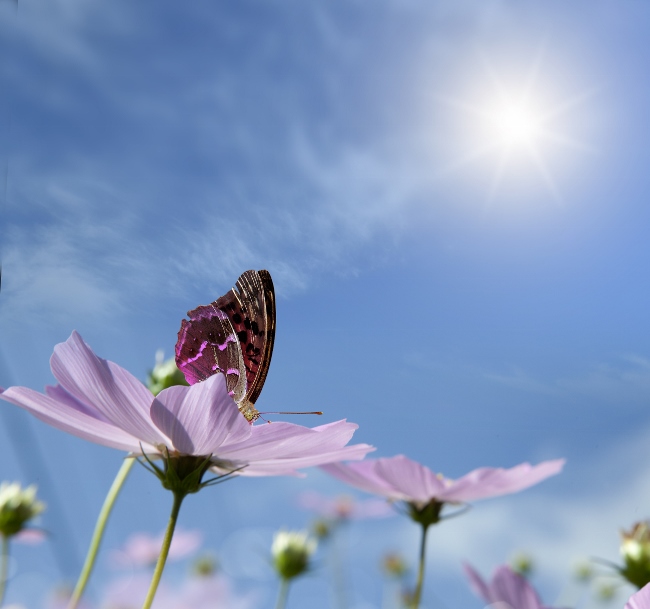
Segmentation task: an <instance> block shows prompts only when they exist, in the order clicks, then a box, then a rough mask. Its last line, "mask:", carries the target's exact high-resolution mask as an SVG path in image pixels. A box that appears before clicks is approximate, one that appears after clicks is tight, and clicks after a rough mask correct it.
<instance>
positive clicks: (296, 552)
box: [271, 530, 318, 579]
mask: <svg viewBox="0 0 650 609" xmlns="http://www.w3.org/2000/svg"><path fill="white" fill-rule="evenodd" d="M317 546H318V542H317V541H316V539H314V538H313V537H310V536H309V533H308V532H307V531H285V530H282V531H278V532H277V533H276V534H275V535H274V536H273V544H272V545H271V556H272V558H273V566H274V567H275V570H276V571H277V573H278V575H279V576H280V577H281V578H282V579H293V578H294V577H298V576H299V575H302V574H303V573H305V572H306V571H308V570H309V559H310V558H311V556H312V554H313V553H314V552H315V551H316V547H317Z"/></svg>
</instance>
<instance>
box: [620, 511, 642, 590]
mask: <svg viewBox="0 0 650 609" xmlns="http://www.w3.org/2000/svg"><path fill="white" fill-rule="evenodd" d="M621 556H622V557H623V561H624V562H625V566H624V567H622V568H619V569H618V571H619V573H620V574H621V575H622V576H623V577H624V578H625V579H626V580H627V581H629V582H630V583H631V584H632V585H634V586H636V587H637V588H643V586H645V585H646V584H647V583H650V522H647V521H644V522H637V523H636V524H635V525H634V526H633V527H632V528H631V529H630V530H629V531H621Z"/></svg>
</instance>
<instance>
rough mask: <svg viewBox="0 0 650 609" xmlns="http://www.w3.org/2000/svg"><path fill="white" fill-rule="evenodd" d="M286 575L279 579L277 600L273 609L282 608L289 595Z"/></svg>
mask: <svg viewBox="0 0 650 609" xmlns="http://www.w3.org/2000/svg"><path fill="white" fill-rule="evenodd" d="M290 581H291V580H289V579H287V578H286V577H282V578H281V579H280V591H279V592H278V601H277V603H275V609H284V608H285V607H286V606H287V597H288V596H289V582H290Z"/></svg>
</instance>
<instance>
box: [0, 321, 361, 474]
mask: <svg viewBox="0 0 650 609" xmlns="http://www.w3.org/2000/svg"><path fill="white" fill-rule="evenodd" d="M50 365H51V368H52V372H53V374H54V376H55V378H56V379H57V381H58V382H59V384H58V385H56V386H55V387H47V388H46V389H45V394H41V393H38V392H37V391H34V390H32V389H28V388H27V387H9V388H8V389H6V390H4V391H3V392H2V393H1V394H0V397H1V398H3V399H5V400H7V401H8V402H11V403H13V404H16V405H17V406H20V407H21V408H24V409H25V410H28V411H29V412H31V413H32V414H33V415H34V416H36V417H38V418H39V419H41V420H43V421H45V422H46V423H49V424H50V425H52V426H54V427H56V428H58V429H61V430H63V431H67V432H69V433H71V434H73V435H75V436H78V437H80V438H83V439H85V440H90V441H91V442H96V443H97V444H102V445H104V446H110V447H112V448H117V449H120V450H126V451H129V452H130V453H132V454H134V455H138V454H141V453H142V452H144V453H145V454H147V455H148V456H150V457H153V458H156V457H160V456H164V455H166V453H167V452H169V454H170V456H172V457H176V456H186V455H189V456H204V457H206V458H207V457H209V458H210V459H211V461H212V463H213V465H214V469H215V471H217V472H218V473H229V472H233V471H234V470H236V474H237V475H242V476H274V475H288V474H294V475H295V474H296V473H297V471H296V470H297V469H300V468H303V467H311V466H314V465H320V464H323V463H331V462H334V461H340V460H341V459H362V458H363V457H364V456H365V455H366V454H367V453H368V452H369V451H371V450H373V448H372V447H371V446H369V445H368V444H355V445H352V446H346V445H347V443H348V442H349V441H350V439H351V438H352V434H353V433H354V431H355V430H356V429H357V425H355V424H353V423H348V422H347V421H345V420H341V421H336V422H334V423H329V424H327V425H320V426H318V427H314V428H308V427H302V426H300V425H295V424H292V423H284V422H278V423H273V424H267V423H264V424H261V425H250V424H249V423H248V421H246V419H245V418H244V417H243V416H242V414H241V413H240V412H239V409H238V408H237V405H236V404H235V402H234V401H233V399H232V397H231V396H230V395H229V394H228V390H227V388H226V381H225V378H224V376H223V375H222V374H215V375H214V376H211V377H210V378H209V379H207V380H205V381H203V382H202V383H197V384H196V385H192V386H191V387H183V386H175V387H169V388H168V389H164V390H163V391H161V392H160V393H159V394H158V396H157V397H154V396H153V394H152V393H151V392H150V391H149V390H148V389H147V388H146V387H145V386H144V385H143V384H142V383H141V382H140V381H139V380H138V379H137V378H135V377H134V376H133V375H132V374H130V373H129V372H127V371H126V370H124V368H121V367H120V366H118V365H117V364H115V363H113V362H110V361H107V360H104V359H101V358H99V357H97V356H96V355H95V354H94V353H93V352H92V351H91V349H90V348H89V347H88V345H86V343H84V341H83V340H82V338H81V336H79V334H77V332H73V333H72V335H71V336H70V338H69V339H68V340H67V341H66V342H64V343H60V344H58V345H57V346H56V347H55V348H54V353H53V355H52V358H51V359H50Z"/></svg>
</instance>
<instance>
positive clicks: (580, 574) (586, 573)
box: [573, 560, 594, 582]
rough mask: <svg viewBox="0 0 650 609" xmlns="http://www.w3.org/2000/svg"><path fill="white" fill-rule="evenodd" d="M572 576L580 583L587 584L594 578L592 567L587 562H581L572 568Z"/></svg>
mask: <svg viewBox="0 0 650 609" xmlns="http://www.w3.org/2000/svg"><path fill="white" fill-rule="evenodd" d="M573 576H574V577H575V578H576V579H577V580H578V581H581V582H588V581H590V580H591V579H593V577H594V567H593V565H592V564H591V563H590V562H589V561H587V560H581V561H579V562H577V563H576V564H575V565H574V566H573Z"/></svg>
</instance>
